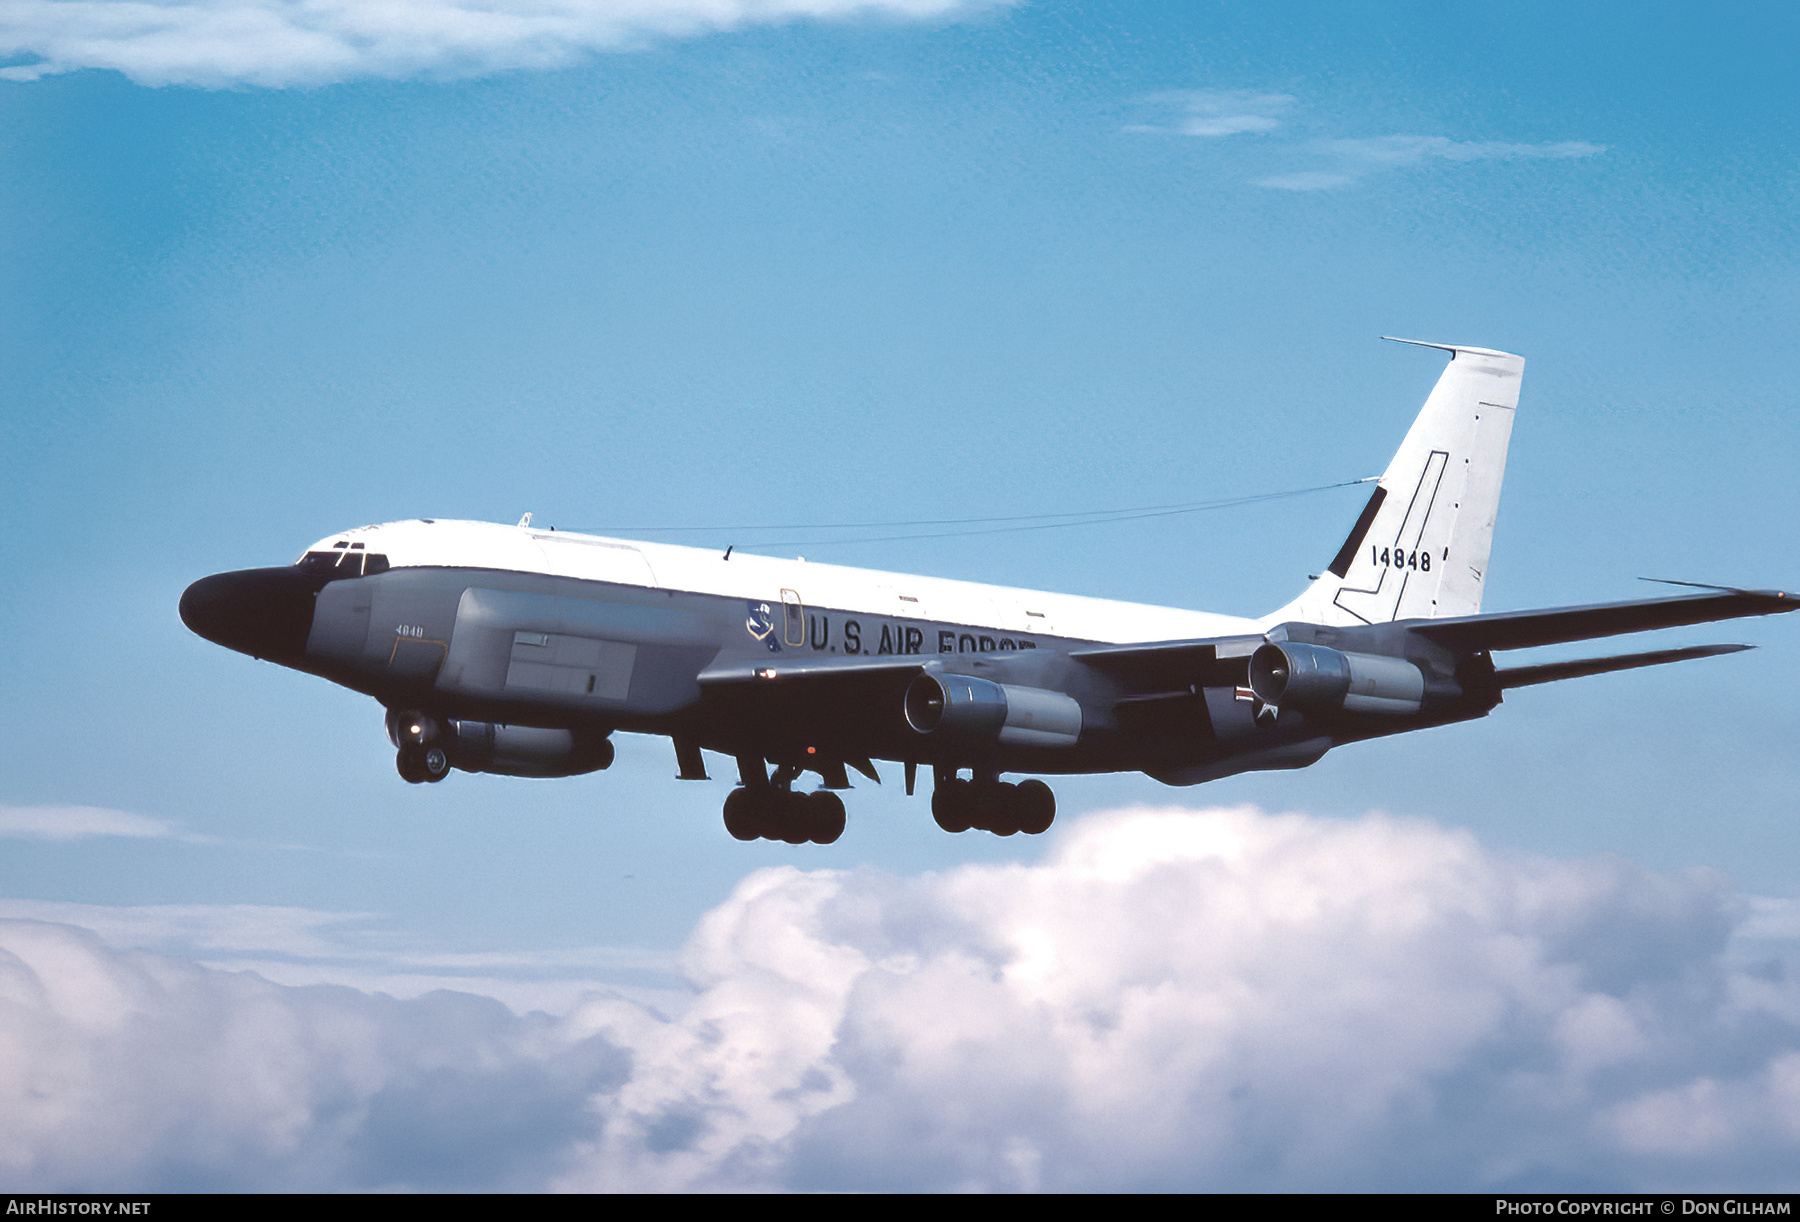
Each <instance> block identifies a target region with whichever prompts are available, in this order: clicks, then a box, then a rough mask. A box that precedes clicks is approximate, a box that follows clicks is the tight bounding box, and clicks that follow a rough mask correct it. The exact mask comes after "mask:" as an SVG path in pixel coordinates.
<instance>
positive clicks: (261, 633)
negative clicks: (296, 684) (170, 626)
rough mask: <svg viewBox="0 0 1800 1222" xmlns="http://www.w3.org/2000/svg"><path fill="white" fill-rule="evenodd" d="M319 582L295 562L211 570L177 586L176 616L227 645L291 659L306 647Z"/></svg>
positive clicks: (273, 658)
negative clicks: (180, 587)
mask: <svg viewBox="0 0 1800 1222" xmlns="http://www.w3.org/2000/svg"><path fill="white" fill-rule="evenodd" d="M319 586H320V582H319V581H318V580H317V579H316V578H315V577H314V576H313V575H312V574H310V573H305V572H302V571H301V570H299V569H296V568H280V569H243V570H240V571H238V572H235V573H214V574H213V575H212V576H211V577H202V578H201V579H200V580H199V581H196V582H195V583H194V584H193V585H191V586H189V587H188V588H187V590H186V591H185V592H183V594H182V595H181V622H182V623H184V624H186V625H187V626H188V627H189V628H190V629H192V630H193V631H194V632H196V633H198V634H199V635H201V636H203V637H205V638H206V639H207V640H209V641H212V642H213V643H214V644H217V645H223V646H225V647H226V648H227V649H235V650H237V651H238V652H240V653H247V654H249V655H251V656H252V657H257V658H267V659H269V660H270V661H271V662H286V661H292V660H295V659H298V658H299V657H300V656H301V655H303V654H304V653H305V652H306V638H307V637H308V636H310V635H311V634H312V619H313V598H314V596H315V595H316V594H317V593H318V592H319Z"/></svg>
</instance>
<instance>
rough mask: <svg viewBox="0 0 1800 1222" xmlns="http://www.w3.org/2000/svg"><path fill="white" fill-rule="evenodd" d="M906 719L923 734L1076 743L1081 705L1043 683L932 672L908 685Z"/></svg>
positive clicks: (1023, 743) (1028, 743)
mask: <svg viewBox="0 0 1800 1222" xmlns="http://www.w3.org/2000/svg"><path fill="white" fill-rule="evenodd" d="M905 707H906V724H908V725H910V726H911V727H912V728H913V729H915V730H917V731H918V732H919V733H921V734H937V733H946V734H954V735H957V736H958V737H966V738H986V739H993V740H996V741H998V742H1001V743H1004V744H1005V745H1007V746H1009V747H1072V746H1074V745H1075V742H1076V740H1077V739H1079V738H1080V737H1081V704H1080V702H1079V701H1077V700H1076V699H1075V698H1074V697H1073V696H1068V695H1065V694H1064V693H1062V692H1052V691H1046V690H1044V689H1043V688H1039V687H1015V686H1013V685H1012V684H1008V683H994V682H992V681H990V680H987V679H977V678H974V677H973V676H970V675H946V674H938V673H934V672H929V671H928V672H926V673H925V674H922V675H920V676H919V677H918V678H916V679H914V680H913V681H912V683H911V684H910V685H909V686H908V687H907V689H906V705H905Z"/></svg>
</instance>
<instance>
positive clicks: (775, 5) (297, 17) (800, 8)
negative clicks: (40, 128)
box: [0, 0, 1007, 87]
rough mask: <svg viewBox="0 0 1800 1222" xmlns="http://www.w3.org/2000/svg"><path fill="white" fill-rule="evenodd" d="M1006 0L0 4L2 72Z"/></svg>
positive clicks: (461, 72) (426, 61)
mask: <svg viewBox="0 0 1800 1222" xmlns="http://www.w3.org/2000/svg"><path fill="white" fill-rule="evenodd" d="M1005 2H1007V0H9V3H8V4H7V5H6V6H5V7H4V10H0V58H4V59H13V60H21V61H24V62H20V63H16V64H14V65H12V66H10V67H5V68H0V78H8V79H12V80H20V81H23V80H32V79H34V78H36V77H39V76H43V75H46V74H48V73H54V72H70V71H74V70H76V69H80V68H113V69H117V70H118V71H120V72H123V73H124V74H125V75H126V76H128V77H130V78H131V79H132V80H134V81H137V82H138V83H140V84H145V85H169V84H178V85H202V86H210V87H220V86H229V85H264V86H284V85H311V84H323V83H326V82H331V81H344V80H352V79H356V78H359V77H399V76H414V75H444V76H470V75H479V74H482V73H488V72H497V71H502V70H505V69H508V68H554V67H559V66H561V65H564V64H567V63H570V62H573V61H575V60H577V59H579V58H581V57H582V56H584V55H588V54H591V53H593V52H597V51H616V50H623V49H629V48H631V47H635V46H639V45H642V44H643V43H645V42H646V41H649V40H652V39H656V38H663V37H675V38H679V37H692V36H695V35H701V34H707V33H713V32H716V31H725V30H733V29H738V28H741V27H743V26H748V25H766V24H777V23H783V22H790V21H798V20H804V19H808V18H812V19H821V20H842V19H849V18H856V17H870V16H874V17H890V18H899V19H925V18H936V17H944V16H954V15H956V14H959V13H962V12H966V11H969V10H972V9H979V8H987V7H992V6H993V5H995V4H999V3H1005Z"/></svg>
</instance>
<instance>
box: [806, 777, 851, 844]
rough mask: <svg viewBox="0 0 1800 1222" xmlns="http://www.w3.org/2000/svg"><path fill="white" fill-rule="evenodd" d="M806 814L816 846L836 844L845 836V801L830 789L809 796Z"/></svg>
mask: <svg viewBox="0 0 1800 1222" xmlns="http://www.w3.org/2000/svg"><path fill="white" fill-rule="evenodd" d="M806 814H807V822H808V823H810V824H811V825H812V842H813V843H814V844H835V843H836V842H837V838H838V837H839V836H842V835H843V834H844V824H845V822H846V819H845V816H844V800H843V799H842V798H840V797H838V796H837V795H836V794H835V793H832V792H831V791H830V790H829V789H821V790H819V791H818V792H817V793H814V794H810V795H808V796H807V799H806Z"/></svg>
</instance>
